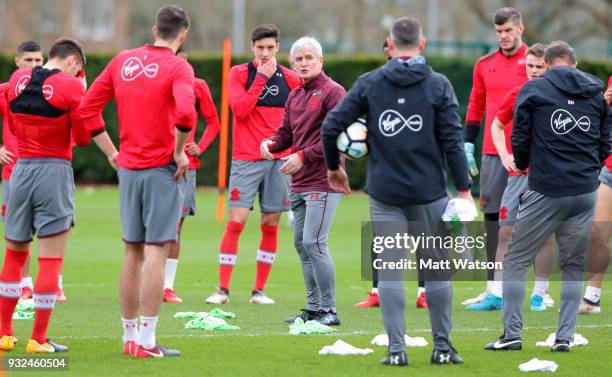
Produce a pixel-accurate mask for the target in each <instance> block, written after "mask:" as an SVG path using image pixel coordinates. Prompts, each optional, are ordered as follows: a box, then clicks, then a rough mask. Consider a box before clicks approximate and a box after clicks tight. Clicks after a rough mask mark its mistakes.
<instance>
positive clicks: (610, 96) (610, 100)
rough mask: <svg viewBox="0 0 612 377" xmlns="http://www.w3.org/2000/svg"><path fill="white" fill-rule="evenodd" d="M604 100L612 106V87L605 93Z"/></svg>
mask: <svg viewBox="0 0 612 377" xmlns="http://www.w3.org/2000/svg"><path fill="white" fill-rule="evenodd" d="M604 98H605V99H606V101H607V102H608V105H610V106H612V85H611V86H610V87H609V88H608V89H607V90H606V91H605V92H604Z"/></svg>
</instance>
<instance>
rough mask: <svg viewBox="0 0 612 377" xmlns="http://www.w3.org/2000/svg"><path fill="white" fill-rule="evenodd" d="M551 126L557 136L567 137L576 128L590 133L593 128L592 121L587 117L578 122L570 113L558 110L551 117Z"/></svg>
mask: <svg viewBox="0 0 612 377" xmlns="http://www.w3.org/2000/svg"><path fill="white" fill-rule="evenodd" d="M550 126H551V128H552V130H553V132H554V133H556V134H557V135H565V134H566V133H568V132H570V131H571V130H573V129H574V128H576V127H578V128H579V129H581V130H582V131H584V132H588V131H589V129H590V128H591V120H590V119H589V117H588V116H586V115H585V116H583V117H580V118H578V120H576V118H574V116H573V115H572V114H571V113H570V112H569V111H567V110H565V109H557V110H555V111H554V112H553V113H552V115H551V117H550Z"/></svg>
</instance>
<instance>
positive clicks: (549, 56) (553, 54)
mask: <svg viewBox="0 0 612 377" xmlns="http://www.w3.org/2000/svg"><path fill="white" fill-rule="evenodd" d="M556 59H563V60H565V61H566V62H567V63H569V64H576V52H574V49H573V48H572V46H570V44H569V43H567V42H565V41H555V42H551V43H550V45H549V46H548V48H547V49H546V52H545V53H544V61H545V62H546V63H548V64H552V63H553V62H554V61H555V60H556Z"/></svg>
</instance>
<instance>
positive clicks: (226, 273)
mask: <svg viewBox="0 0 612 377" xmlns="http://www.w3.org/2000/svg"><path fill="white" fill-rule="evenodd" d="M242 229H244V225H242V224H240V223H237V222H235V221H229V222H228V223H227V226H226V227H225V233H223V238H222V239H221V247H220V248H219V288H223V289H225V290H227V291H229V283H230V279H231V278H232V271H233V270H234V265H235V264H236V257H237V255H238V239H239V238H240V233H241V232H242Z"/></svg>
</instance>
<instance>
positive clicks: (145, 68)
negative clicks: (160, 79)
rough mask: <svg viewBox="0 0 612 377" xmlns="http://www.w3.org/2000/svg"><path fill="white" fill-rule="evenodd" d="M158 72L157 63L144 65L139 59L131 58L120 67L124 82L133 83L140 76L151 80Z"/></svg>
mask: <svg viewBox="0 0 612 377" xmlns="http://www.w3.org/2000/svg"><path fill="white" fill-rule="evenodd" d="M158 71H159V65H158V64H157V63H151V64H147V65H144V64H143V62H142V61H141V60H140V59H139V58H137V57H136V56H132V57H129V58H127V59H126V60H125V61H124V62H123V66H122V67H121V78H122V79H123V80H124V81H133V80H135V79H137V78H138V77H140V76H141V75H145V76H146V77H147V78H150V79H152V78H153V77H155V76H157V72H158Z"/></svg>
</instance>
